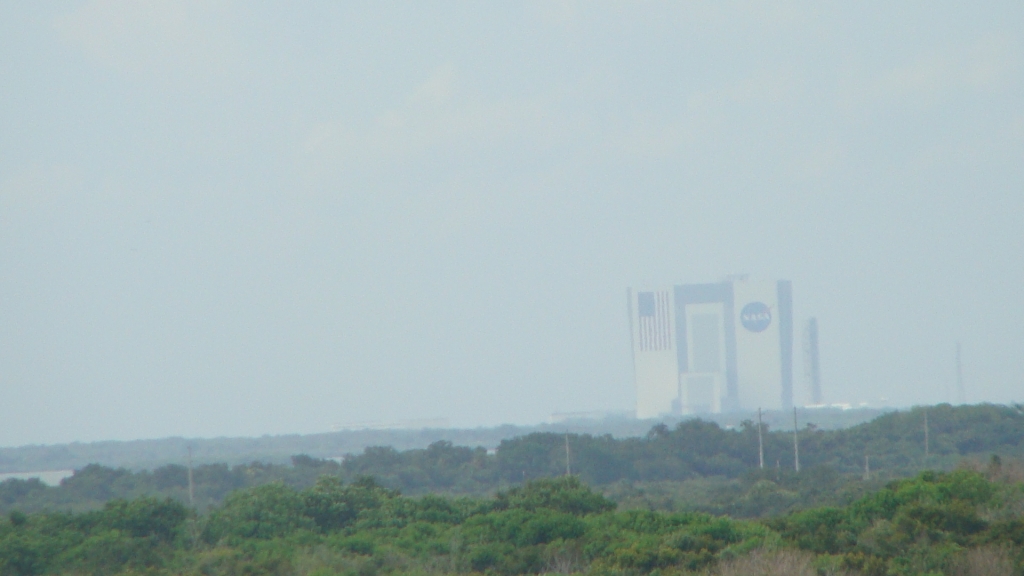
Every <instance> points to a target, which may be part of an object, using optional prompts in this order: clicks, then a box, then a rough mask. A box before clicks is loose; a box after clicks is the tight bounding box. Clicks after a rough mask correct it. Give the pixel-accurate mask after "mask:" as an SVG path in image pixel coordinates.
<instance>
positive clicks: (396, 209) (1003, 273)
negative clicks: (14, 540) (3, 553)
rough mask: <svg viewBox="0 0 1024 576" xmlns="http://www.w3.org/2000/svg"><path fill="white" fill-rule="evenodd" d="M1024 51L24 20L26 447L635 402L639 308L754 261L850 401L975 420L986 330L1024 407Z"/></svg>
mask: <svg viewBox="0 0 1024 576" xmlns="http://www.w3.org/2000/svg"><path fill="white" fill-rule="evenodd" d="M1022 32H1024V6H1022V4H1021V3H1020V2H1019V1H1008V2H982V3H963V2H949V3H942V2H935V1H928V2H919V3H900V2H888V1H887V2H803V3H800V2H752V3H746V2H745V3H725V2H718V1H714V2H666V3H654V2H644V3H622V2H617V3H610V4H600V3H595V2H579V3H577V2H550V1H543V2H536V3H528V2H505V3H495V2H481V3H466V2H461V3H455V2H445V3H428V2H404V3H393V4H389V3H384V2H364V3H356V2H349V3H338V2H323V3H314V2H300V3H296V2H287V3H285V2H281V3H257V2H207V1H203V2H186V1H171V2H144V3H143V2H128V1H112V0H111V1H85V2H82V1H79V2H59V3H57V2H46V3H44V2H3V3H0V395H2V400H0V445H6V446H11V445H20V444H26V443H52V442H64V441H89V440H99V439H134V438H151V437H162V436H168V435H185V436H214V435H261V434H279V433H291V432H303V433H306V432H320V431H326V430H329V429H330V428H331V426H332V425H335V424H344V423H351V422H360V421H368V420H388V421H394V420H402V419H421V418H448V419H450V421H451V423H452V424H453V425H457V426H476V425H493V424H498V423H503V422H514V423H536V422H540V421H543V420H545V419H546V418H547V417H548V415H549V414H550V413H552V412H556V411H591V410H610V411H624V410H630V409H632V407H633V402H634V396H635V392H634V390H633V382H632V365H631V360H630V344H629V333H628V320H627V316H626V303H625V288H626V287H627V286H651V285H660V284H665V285H668V284H674V283H689V282H705V281H715V280H718V279H720V278H722V277H723V276H724V275H726V274H731V273H741V272H746V273H750V274H751V275H752V276H754V277H757V278H767V279H774V278H786V279H790V280H792V281H793V287H794V298H795V315H796V321H797V322H798V326H799V324H800V323H802V322H803V321H804V320H805V319H806V318H807V317H809V316H816V317H817V318H818V320H819V324H820V330H821V354H822V375H823V382H824V394H825V397H826V400H827V401H831V402H854V403H858V402H868V403H870V404H871V405H875V406H878V405H893V406H906V405H911V404H915V403H926V402H927V403H934V402H940V401H947V400H951V399H954V398H955V396H954V395H952V392H951V390H952V387H953V384H954V382H955V369H954V351H955V345H956V342H957V341H960V342H962V345H963V366H964V377H965V381H966V385H967V392H968V399H969V400H970V401H972V402H974V401H994V402H1008V401H1013V400H1018V401H1020V400H1024V290H1022V286H1024V44H1022V42H1024V33H1022ZM796 360H797V364H796V366H797V371H798V373H799V372H800V357H799V355H797V358H796ZM797 393H798V401H799V400H800V399H801V398H804V397H805V396H806V386H805V385H804V383H803V381H802V380H798V381H797Z"/></svg>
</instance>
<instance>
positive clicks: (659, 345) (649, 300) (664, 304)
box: [636, 292, 672, 352]
mask: <svg viewBox="0 0 1024 576" xmlns="http://www.w3.org/2000/svg"><path fill="white" fill-rule="evenodd" d="M668 298H669V294H668V292H637V294H636V310H637V316H638V317H639V319H640V326H639V330H638V331H637V332H638V334H637V336H638V340H639V344H640V351H641V352H654V351H658V350H669V349H670V348H671V347H672V322H671V317H670V315H669V300H668Z"/></svg>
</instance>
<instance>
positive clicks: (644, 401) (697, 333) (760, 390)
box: [627, 277, 793, 418]
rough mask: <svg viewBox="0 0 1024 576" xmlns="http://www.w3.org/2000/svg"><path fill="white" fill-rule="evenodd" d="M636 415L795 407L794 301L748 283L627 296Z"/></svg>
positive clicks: (784, 284)
mask: <svg viewBox="0 0 1024 576" xmlns="http://www.w3.org/2000/svg"><path fill="white" fill-rule="evenodd" d="M627 297H628V301H629V318H630V331H631V336H632V346H633V368H634V375H635V378H636V392H637V401H636V415H637V417H638V418H656V417H658V416H662V415H665V414H700V413H707V412H712V413H718V412H723V411H726V412H728V411H735V410H754V409H757V408H764V409H769V410H771V409H775V410H778V409H789V408H791V407H792V406H793V296H792V285H791V283H790V282H789V281H787V280H779V281H755V280H749V279H747V278H746V277H741V278H736V279H729V280H726V281H723V282H717V283H711V284H683V285H679V286H671V287H661V288H651V289H644V290H636V291H634V290H632V289H630V290H628V291H627Z"/></svg>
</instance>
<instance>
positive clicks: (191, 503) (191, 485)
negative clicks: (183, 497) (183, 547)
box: [188, 446, 199, 548]
mask: <svg viewBox="0 0 1024 576" xmlns="http://www.w3.org/2000/svg"><path fill="white" fill-rule="evenodd" d="M195 492H196V490H195V482H193V480H192V447H191V446H189V447H188V507H189V508H190V514H189V516H190V521H189V523H188V531H189V535H190V536H191V538H192V548H195V547H196V545H197V544H198V543H199V531H198V530H197V529H196V514H197V512H196V495H195Z"/></svg>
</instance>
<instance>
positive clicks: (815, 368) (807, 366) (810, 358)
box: [804, 318, 822, 405]
mask: <svg viewBox="0 0 1024 576" xmlns="http://www.w3.org/2000/svg"><path fill="white" fill-rule="evenodd" d="M804 372H805V374H806V376H807V381H808V382H809V383H810V385H811V404H813V405H820V404H821V403H822V398H821V364H820V362H819V361H818V319H817V318H810V319H808V320H807V325H806V326H805V327H804Z"/></svg>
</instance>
